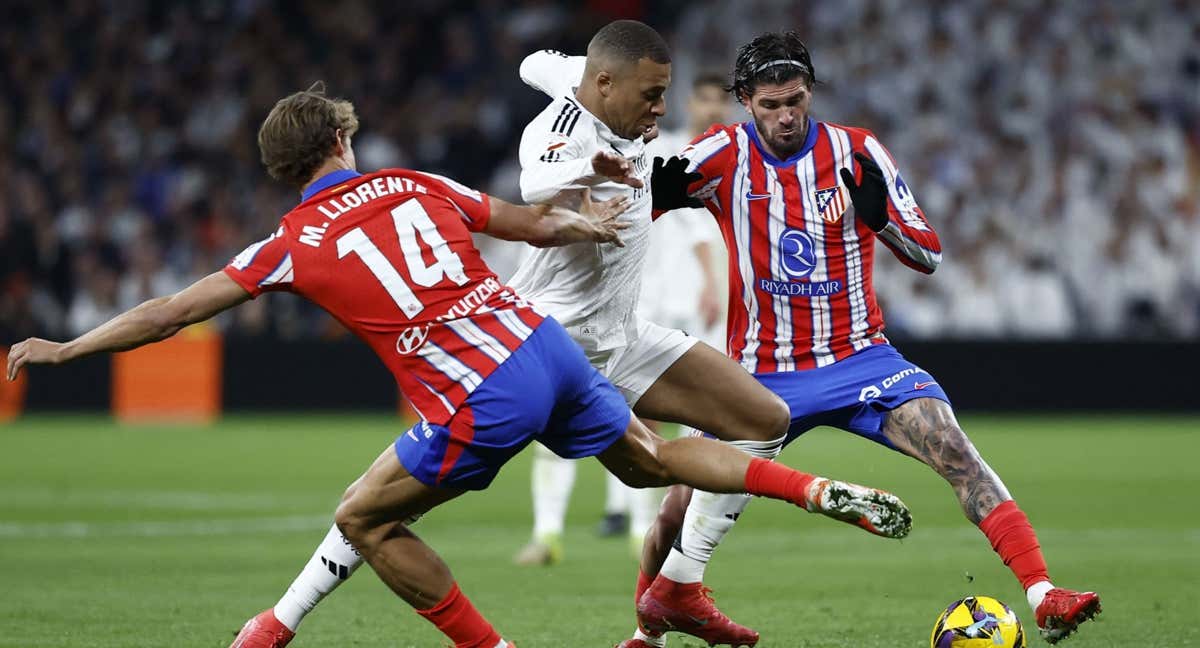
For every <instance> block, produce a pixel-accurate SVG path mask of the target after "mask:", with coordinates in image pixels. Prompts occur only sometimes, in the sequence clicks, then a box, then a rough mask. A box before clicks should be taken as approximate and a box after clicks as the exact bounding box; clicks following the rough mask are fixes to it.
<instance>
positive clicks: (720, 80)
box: [692, 70, 729, 90]
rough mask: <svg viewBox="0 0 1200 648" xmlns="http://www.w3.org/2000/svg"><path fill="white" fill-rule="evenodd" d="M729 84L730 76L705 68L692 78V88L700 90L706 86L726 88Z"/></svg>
mask: <svg viewBox="0 0 1200 648" xmlns="http://www.w3.org/2000/svg"><path fill="white" fill-rule="evenodd" d="M728 84H729V78H728V77H726V76H725V73H724V72H718V71H717V70H705V71H703V72H701V73H699V74H697V75H696V77H695V78H693V79H692V90H699V89H700V88H703V87H705V86H715V87H717V88H720V89H722V90H724V89H725V88H726V87H728Z"/></svg>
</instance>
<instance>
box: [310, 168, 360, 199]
mask: <svg viewBox="0 0 1200 648" xmlns="http://www.w3.org/2000/svg"><path fill="white" fill-rule="evenodd" d="M360 175H362V174H361V173H359V172H358V171H355V170H353V169H338V170H337V171H330V172H329V173H326V174H325V175H323V176H321V177H320V178H317V179H316V180H313V181H312V184H310V185H308V188H306V189H305V190H304V191H303V192H301V194H300V202H305V201H306V200H308V199H309V198H312V197H313V196H315V195H317V194H319V193H321V192H322V191H325V190H326V189H328V188H330V187H332V186H333V185H335V184H338V183H341V182H345V181H347V180H350V179H352V178H357V177H358V176H360Z"/></svg>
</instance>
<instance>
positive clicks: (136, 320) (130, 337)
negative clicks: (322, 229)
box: [8, 272, 250, 380]
mask: <svg viewBox="0 0 1200 648" xmlns="http://www.w3.org/2000/svg"><path fill="white" fill-rule="evenodd" d="M249 298H250V294H249V293H247V292H246V290H245V289H244V288H242V287H241V286H239V285H237V283H235V282H234V281H233V280H232V279H230V278H229V277H228V276H226V275H225V273H223V272H214V273H213V274H210V275H208V276H207V277H205V278H203V279H201V280H199V281H197V282H196V283H194V284H192V285H190V286H188V287H187V288H184V289H183V290H181V291H179V292H178V293H175V294H174V295H169V296H166V297H157V298H155V299H151V300H149V301H146V302H144V303H142V304H140V305H138V306H135V307H134V308H132V309H130V310H128V311H126V312H124V313H122V314H120V315H118V316H116V317H114V318H113V319H111V320H109V321H107V322H105V323H104V324H101V325H100V326H98V327H96V328H94V329H92V330H91V331H88V332H87V333H84V334H83V335H81V336H79V337H78V338H76V339H74V340H71V341H70V342H51V341H49V340H43V339H40V338H29V339H27V340H25V341H23V342H18V343H17V344H14V345H13V347H12V349H11V350H10V351H9V353H8V379H9V380H15V379H16V377H17V373H19V372H20V371H21V367H23V366H25V365H29V364H62V363H64V362H70V361H71V360H76V359H78V358H82V357H85V356H89V355H92V354H94V353H104V352H111V351H126V350H129V349H136V348H137V347H140V346H143V345H146V344H150V343H152V342H158V341H160V340H165V339H167V338H169V337H171V336H172V335H175V334H176V333H178V332H179V331H180V329H182V328H184V327H186V326H188V325H191V324H195V323H196V322H202V321H204V320H206V319H209V318H211V317H213V316H214V315H216V314H217V313H220V312H221V311H224V310H228V309H230V308H233V307H234V306H237V305H238V304H240V303H242V302H244V301H246V300H247V299H249Z"/></svg>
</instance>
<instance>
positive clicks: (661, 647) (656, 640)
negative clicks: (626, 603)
mask: <svg viewBox="0 0 1200 648" xmlns="http://www.w3.org/2000/svg"><path fill="white" fill-rule="evenodd" d="M633 638H634V639H641V640H642V641H645V642H646V643H648V644H650V645H651V646H657V647H658V648H666V646H667V635H665V634H661V635H659V636H657V637H651V636H650V635H648V634H646V633H645V632H642V629H641V628H636V629H635V630H634V631H633Z"/></svg>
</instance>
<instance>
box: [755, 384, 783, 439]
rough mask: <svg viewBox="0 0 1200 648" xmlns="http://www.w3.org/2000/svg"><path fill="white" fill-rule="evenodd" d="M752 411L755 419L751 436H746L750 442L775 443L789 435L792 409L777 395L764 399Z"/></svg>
mask: <svg viewBox="0 0 1200 648" xmlns="http://www.w3.org/2000/svg"><path fill="white" fill-rule="evenodd" d="M752 411H753V412H754V417H753V419H752V425H751V426H750V429H749V434H747V435H746V437H747V440H748V441H773V440H775V439H778V438H779V437H781V436H783V435H785V434H787V431H788V427H789V426H790V425H791V424H792V411H791V409H789V408H788V406H787V403H785V402H783V399H782V398H780V397H779V396H777V395H775V394H770V398H764V399H762V402H761V403H759V404H758V405H757V406H756V407H754V408H753V410H752Z"/></svg>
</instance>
